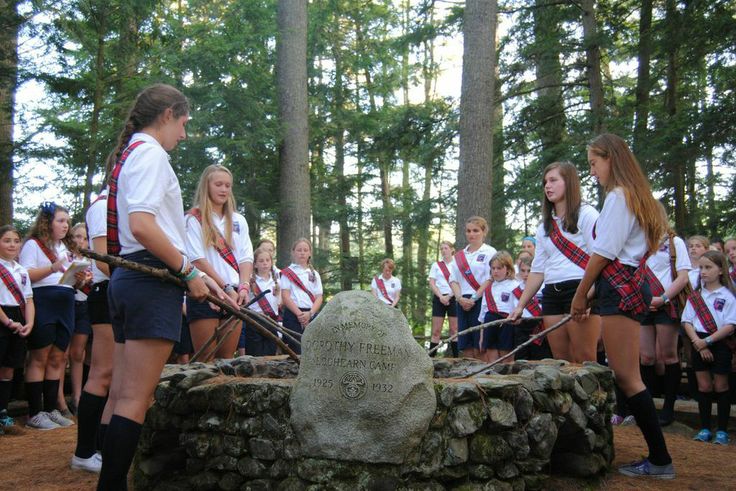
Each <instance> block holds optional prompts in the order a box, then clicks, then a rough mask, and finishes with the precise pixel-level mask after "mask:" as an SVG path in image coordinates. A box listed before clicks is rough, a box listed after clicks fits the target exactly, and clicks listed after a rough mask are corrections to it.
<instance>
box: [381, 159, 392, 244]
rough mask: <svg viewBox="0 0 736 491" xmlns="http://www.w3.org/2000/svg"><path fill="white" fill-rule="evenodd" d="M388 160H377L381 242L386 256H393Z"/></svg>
mask: <svg viewBox="0 0 736 491" xmlns="http://www.w3.org/2000/svg"><path fill="white" fill-rule="evenodd" d="M390 165H391V164H390V163H389V162H379V171H378V172H379V177H380V178H381V204H382V205H383V244H384V249H385V250H386V256H387V257H391V258H393V257H394V239H393V237H392V235H393V223H392V222H393V218H394V217H393V215H394V214H393V206H391V183H390V182H389V171H390Z"/></svg>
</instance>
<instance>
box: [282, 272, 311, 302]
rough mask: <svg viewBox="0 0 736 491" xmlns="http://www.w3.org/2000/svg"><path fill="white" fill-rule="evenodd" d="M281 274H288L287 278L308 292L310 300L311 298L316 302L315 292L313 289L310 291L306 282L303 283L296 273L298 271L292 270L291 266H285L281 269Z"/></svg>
mask: <svg viewBox="0 0 736 491" xmlns="http://www.w3.org/2000/svg"><path fill="white" fill-rule="evenodd" d="M281 274H282V275H284V276H286V278H288V280H289V281H291V282H292V283H294V284H295V285H296V286H298V287H299V288H300V289H301V290H302V291H303V292H304V293H306V294H307V296H308V297H309V300H311V301H312V303H314V300H315V297H314V293H312V292H311V291H309V289H308V288H307V287H306V286H304V283H302V280H300V279H299V277H298V276H297V275H296V273H295V272H294V271H292V270H291V268H284V269H282V270H281Z"/></svg>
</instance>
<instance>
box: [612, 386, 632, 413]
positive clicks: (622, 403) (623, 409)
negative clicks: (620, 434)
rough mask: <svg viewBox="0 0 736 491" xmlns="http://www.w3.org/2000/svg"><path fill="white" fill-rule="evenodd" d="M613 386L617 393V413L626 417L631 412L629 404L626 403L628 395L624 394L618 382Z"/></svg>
mask: <svg viewBox="0 0 736 491" xmlns="http://www.w3.org/2000/svg"><path fill="white" fill-rule="evenodd" d="M613 387H614V389H615V394H616V414H618V415H619V416H621V417H622V418H625V417H626V416H628V415H629V414H630V413H629V406H628V405H627V404H626V396H625V395H624V392H623V391H622V390H621V388H620V387H619V386H618V384H614V386H613Z"/></svg>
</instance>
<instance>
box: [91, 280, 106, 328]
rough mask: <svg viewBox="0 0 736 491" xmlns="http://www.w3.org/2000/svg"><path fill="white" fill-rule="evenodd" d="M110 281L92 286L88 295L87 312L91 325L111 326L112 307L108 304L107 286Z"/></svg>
mask: <svg viewBox="0 0 736 491" xmlns="http://www.w3.org/2000/svg"><path fill="white" fill-rule="evenodd" d="M109 283H110V282H109V281H108V280H105V281H100V282H99V283H95V284H94V285H92V291H91V292H89V295H87V310H88V311H89V321H90V323H91V324H110V307H109V305H108V303H107V286H108V285H109Z"/></svg>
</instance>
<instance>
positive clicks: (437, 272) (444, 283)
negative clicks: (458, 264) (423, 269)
mask: <svg viewBox="0 0 736 491" xmlns="http://www.w3.org/2000/svg"><path fill="white" fill-rule="evenodd" d="M454 263H455V260H454V259H451V260H450V262H445V265H446V266H447V270H448V271H449V272H450V280H452V265H453V264H454ZM428 278H429V279H434V284H435V285H436V286H437V289H438V290H439V291H440V293H441V294H442V295H452V288H450V283H449V282H448V280H447V279H446V278H445V275H444V274H442V270H441V269H440V267H439V265H438V264H437V261H435V262H433V263H432V267H431V268H429V277H428Z"/></svg>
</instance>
